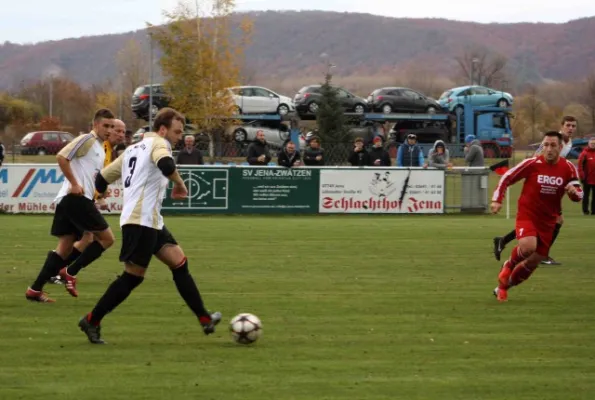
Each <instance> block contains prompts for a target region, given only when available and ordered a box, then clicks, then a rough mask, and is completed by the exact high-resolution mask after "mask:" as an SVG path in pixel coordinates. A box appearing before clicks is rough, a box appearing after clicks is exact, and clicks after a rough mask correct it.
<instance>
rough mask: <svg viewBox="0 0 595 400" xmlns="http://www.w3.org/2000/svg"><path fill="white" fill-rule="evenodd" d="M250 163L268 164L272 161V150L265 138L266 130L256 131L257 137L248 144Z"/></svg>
mask: <svg viewBox="0 0 595 400" xmlns="http://www.w3.org/2000/svg"><path fill="white" fill-rule="evenodd" d="M247 160H248V164H250V165H267V164H268V163H269V162H270V161H271V151H270V149H269V145H268V144H267V142H266V140H265V138H264V131H258V132H256V139H255V140H254V142H252V143H251V144H250V146H248V157H247Z"/></svg>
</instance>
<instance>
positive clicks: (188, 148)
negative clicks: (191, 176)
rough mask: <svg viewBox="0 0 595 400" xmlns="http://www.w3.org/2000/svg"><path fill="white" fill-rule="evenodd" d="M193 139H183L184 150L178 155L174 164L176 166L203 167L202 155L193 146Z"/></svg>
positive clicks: (189, 137)
mask: <svg viewBox="0 0 595 400" xmlns="http://www.w3.org/2000/svg"><path fill="white" fill-rule="evenodd" d="M194 143H195V139H194V136H192V135H187V136H186V137H185V138H184V148H183V149H182V150H180V152H179V153H178V158H177V159H176V164H178V165H203V164H204V160H203V158H202V153H201V152H200V150H198V149H197V148H196V146H195V145H194Z"/></svg>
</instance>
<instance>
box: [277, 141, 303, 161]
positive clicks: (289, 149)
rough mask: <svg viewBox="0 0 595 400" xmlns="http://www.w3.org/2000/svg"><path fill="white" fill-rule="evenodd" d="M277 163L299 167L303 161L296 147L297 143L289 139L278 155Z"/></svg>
mask: <svg viewBox="0 0 595 400" xmlns="http://www.w3.org/2000/svg"><path fill="white" fill-rule="evenodd" d="M277 164H279V165H280V166H282V167H287V168H291V167H294V166H295V167H299V166H300V165H301V164H302V162H301V158H300V152H299V151H297V150H296V149H295V143H293V142H291V141H289V142H287V144H286V145H285V147H284V148H283V149H281V151H279V154H278V155H277Z"/></svg>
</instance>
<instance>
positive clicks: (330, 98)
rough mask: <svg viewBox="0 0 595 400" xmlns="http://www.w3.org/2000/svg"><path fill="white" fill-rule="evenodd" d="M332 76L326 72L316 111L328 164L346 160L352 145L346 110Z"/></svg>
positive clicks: (319, 132) (319, 133) (319, 134)
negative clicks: (333, 83) (348, 149)
mask: <svg viewBox="0 0 595 400" xmlns="http://www.w3.org/2000/svg"><path fill="white" fill-rule="evenodd" d="M332 78H333V77H332V75H331V74H330V73H328V74H326V76H325V79H324V83H323V84H322V86H321V88H320V94H321V95H322V98H321V101H320V105H319V107H318V112H317V113H316V122H317V124H318V136H320V139H321V141H322V145H323V146H324V147H325V150H326V157H325V158H326V163H327V164H331V163H332V164H335V163H341V162H344V161H345V160H346V154H345V151H346V149H347V148H350V146H351V136H350V134H349V129H348V128H347V127H346V121H345V114H344V112H345V111H344V110H343V106H341V102H340V101H339V97H338V96H337V90H336V89H335V88H334V87H333V86H332Z"/></svg>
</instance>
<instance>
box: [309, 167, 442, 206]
mask: <svg viewBox="0 0 595 400" xmlns="http://www.w3.org/2000/svg"><path fill="white" fill-rule="evenodd" d="M444 174H445V173H444V171H439V170H421V169H420V170H415V169H414V170H398V169H362V170H340V169H335V170H321V171H320V196H319V198H320V202H319V212H320V213H392V214H436V213H443V212H444V179H445V175H444Z"/></svg>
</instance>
